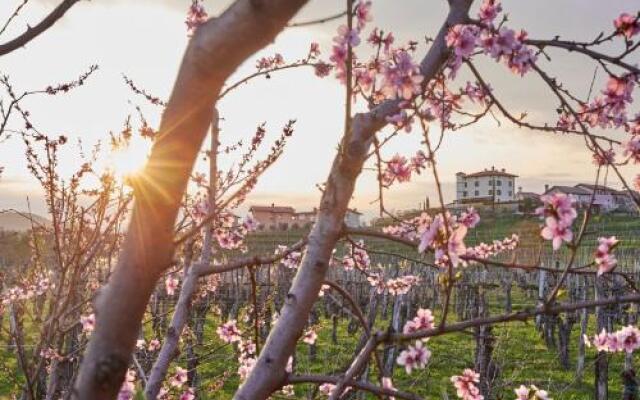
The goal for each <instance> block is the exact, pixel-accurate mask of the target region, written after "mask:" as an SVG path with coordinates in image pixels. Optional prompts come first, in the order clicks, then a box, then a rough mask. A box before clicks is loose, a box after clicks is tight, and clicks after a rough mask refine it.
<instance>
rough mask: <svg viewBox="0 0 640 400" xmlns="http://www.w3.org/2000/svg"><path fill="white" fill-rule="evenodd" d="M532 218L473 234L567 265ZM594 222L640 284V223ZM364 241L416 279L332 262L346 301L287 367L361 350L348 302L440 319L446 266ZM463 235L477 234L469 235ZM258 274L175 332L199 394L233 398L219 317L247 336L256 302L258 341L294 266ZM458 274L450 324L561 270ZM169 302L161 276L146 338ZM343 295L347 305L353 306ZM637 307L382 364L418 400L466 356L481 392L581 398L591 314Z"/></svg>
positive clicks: (441, 346) (10, 352)
mask: <svg viewBox="0 0 640 400" xmlns="http://www.w3.org/2000/svg"><path fill="white" fill-rule="evenodd" d="M538 225H539V220H538V219H535V218H527V217H518V216H504V215H499V216H491V215H485V216H483V217H482V222H481V223H480V225H479V226H478V228H477V229H476V230H475V235H474V236H471V238H473V240H477V241H485V240H487V239H488V238H489V237H504V236H509V235H510V233H517V234H519V235H520V237H521V243H520V246H519V247H518V248H517V249H516V250H515V251H514V252H513V253H512V254H509V255H505V256H504V257H502V258H503V259H504V261H509V260H518V261H519V262H523V263H525V264H526V263H530V262H533V261H535V260H536V259H538V258H539V259H540V260H542V265H543V266H549V267H550V268H552V269H553V268H558V267H555V263H556V262H557V263H558V265H559V263H561V262H565V261H566V260H564V259H563V258H565V257H566V254H564V253H562V252H560V253H555V254H554V253H552V252H551V251H550V249H549V248H548V246H544V243H543V242H541V241H540V240H539V239H538V237H537V232H538ZM596 226H597V229H598V231H599V232H607V233H610V234H612V235H616V236H617V237H619V238H620V239H621V245H620V248H619V249H618V260H619V267H618V269H617V271H619V272H624V273H627V274H629V276H630V277H632V278H633V280H634V281H638V279H640V265H638V261H637V260H638V259H640V258H639V257H638V256H639V255H640V254H638V247H639V246H638V240H639V239H638V238H639V237H640V235H638V233H639V232H640V221H637V220H634V221H633V220H632V221H629V219H628V218H625V217H615V216H613V217H611V216H597V217H596V220H595V221H594V227H596ZM307 234H308V232H307V231H303V230H300V231H282V232H256V233H254V234H252V235H250V236H249V237H248V238H247V242H248V244H249V247H250V248H251V249H252V250H251V254H254V255H261V254H265V253H267V254H268V253H271V252H273V251H274V250H275V249H276V248H277V247H278V246H279V245H285V246H291V245H294V244H295V243H296V242H297V241H298V240H299V239H300V238H302V237H305V236H306V235H307ZM22 237H23V236H22V235H17V234H5V235H3V237H2V240H1V241H0V246H2V247H3V248H4V249H5V250H6V249H8V248H14V249H16V250H19V248H20V246H19V243H20V242H21V241H23V239H22ZM354 239H360V238H357V237H354ZM362 239H363V240H364V242H365V244H366V246H367V248H371V249H376V250H372V251H370V257H371V262H372V264H373V265H376V266H378V267H379V268H381V269H382V270H383V271H384V274H385V276H391V277H402V276H404V275H412V276H417V277H418V278H419V284H418V285H417V286H416V287H414V288H413V289H412V290H411V291H410V292H409V293H407V294H400V295H396V296H394V295H392V294H390V293H389V292H388V291H385V292H383V293H380V292H378V291H377V290H376V288H374V287H372V286H371V284H370V283H369V282H368V281H367V280H366V278H364V277H363V275H362V274H361V273H359V272H358V271H354V270H351V271H347V270H345V269H344V268H343V267H341V266H336V267H335V268H333V269H332V270H331V271H330V273H329V275H328V277H327V279H328V280H331V281H333V282H335V283H337V284H338V285H340V286H341V287H342V288H344V289H345V290H346V291H347V292H348V293H349V294H350V297H351V298H350V299H346V298H344V297H343V296H342V295H341V294H340V293H339V292H336V291H333V290H331V289H329V290H327V291H326V292H325V293H324V296H323V297H321V298H320V299H319V301H318V302H317V303H316V305H315V306H314V308H313V311H312V313H311V315H310V318H309V321H308V325H309V326H310V327H315V330H316V332H317V335H318V339H317V341H316V342H315V343H314V344H305V343H300V344H298V346H297V348H296V351H295V353H294V354H295V355H294V365H295V369H296V371H297V372H298V373H302V374H309V375H312V374H319V373H327V371H340V370H342V369H343V368H345V366H348V364H349V362H350V361H351V354H353V352H354V351H355V350H357V349H358V348H361V347H362V346H363V343H364V341H365V339H366V334H365V332H364V331H363V329H362V326H361V324H360V322H359V321H358V315H357V314H358V312H356V311H355V310H354V308H353V307H354V306H355V307H357V308H358V309H359V310H360V312H362V314H363V317H364V318H365V319H366V321H367V324H368V325H369V327H370V329H372V330H380V331H386V330H391V331H398V330H399V329H401V327H402V326H404V324H405V322H406V321H407V320H409V319H411V318H412V315H413V314H414V313H415V312H416V310H417V309H418V308H428V309H431V310H434V315H435V319H436V320H438V318H439V317H440V316H441V309H442V301H443V298H444V295H443V291H442V285H441V284H439V283H438V281H439V278H440V277H441V276H442V271H441V270H440V269H438V268H437V267H433V266H432V265H430V263H431V262H432V260H429V259H428V258H424V257H423V256H421V255H420V254H418V253H417V251H416V250H415V249H412V248H409V247H407V246H404V245H402V244H393V243H391V244H390V243H389V242H385V241H382V240H381V239H372V238H362ZM588 240H589V239H588ZM470 243H473V242H472V241H471V240H470ZM8 253H9V252H5V254H8ZM18 256H19V254H18ZM234 256H237V254H234V252H227V254H223V255H221V257H228V258H233V257H234ZM592 258H593V254H591V253H589V252H587V251H585V252H583V253H581V254H580V256H579V261H578V262H577V264H578V265H584V264H589V263H590V262H591V260H592ZM25 261H26V260H22V262H25ZM19 264H20V262H19V261H17V260H15V259H14V260H12V263H11V264H7V263H5V264H4V265H3V266H2V267H3V270H4V271H7V273H10V272H9V270H10V269H11V268H15V265H19ZM254 271H255V272H254V273H255V280H256V286H257V291H256V296H257V297H256V299H255V301H254V300H253V297H252V296H253V295H252V290H251V285H252V283H251V276H250V275H251V273H250V272H249V271H248V270H246V269H241V270H236V271H231V272H225V273H223V274H222V275H221V278H220V280H221V281H220V283H219V284H218V286H217V288H216V290H215V292H213V293H207V294H206V295H204V296H203V297H198V298H196V299H195V300H194V301H193V305H192V307H193V313H192V316H191V317H190V319H189V321H188V324H187V326H188V327H187V328H186V329H185V332H184V333H183V335H182V336H181V341H183V342H184V349H185V350H184V351H183V352H181V354H180V355H179V356H178V357H176V359H175V360H174V362H173V366H172V367H171V368H170V370H173V368H175V366H187V370H188V373H189V384H190V385H192V386H193V385H198V386H199V387H203V388H212V392H213V388H215V390H216V391H215V394H213V395H211V396H206V395H201V398H211V399H227V398H228V399H230V398H232V396H233V393H234V391H235V388H236V387H237V386H238V385H239V378H238V376H237V375H236V374H234V373H229V371H233V370H235V369H237V368H238V367H239V364H238V361H237V354H236V352H235V350H234V349H233V346H232V345H230V344H226V343H224V342H223V341H222V340H221V339H220V338H219V337H218V335H217V334H216V328H217V327H218V326H220V325H221V324H223V323H224V322H225V321H228V320H231V319H235V320H238V321H242V325H243V326H246V327H247V328H248V329H247V331H245V333H244V334H245V335H247V336H248V337H251V335H252V333H251V329H250V327H251V326H253V324H254V322H255V318H256V314H255V312H256V311H254V309H253V307H254V306H257V307H258V309H257V320H258V321H259V322H260V329H259V334H260V336H261V340H264V339H265V338H266V335H267V333H268V331H269V329H270V325H271V320H272V318H274V313H275V312H276V311H277V310H278V309H280V307H281V306H282V304H283V303H284V302H285V301H286V300H285V298H286V294H287V292H288V288H289V286H290V284H291V279H293V277H294V275H295V270H294V269H290V268H288V267H286V266H284V265H282V263H280V262H276V263H273V264H269V265H261V266H259V267H258V268H255V270H254ZM459 273H460V276H459V278H458V279H457V281H456V284H455V291H454V294H453V299H454V300H453V304H454V306H453V308H454V310H455V313H454V314H453V315H451V316H450V318H449V322H450V323H454V322H455V321H464V320H466V319H470V318H476V317H480V316H491V315H497V314H500V313H512V312H517V311H520V310H526V309H529V308H531V307H534V306H536V305H537V304H538V302H539V299H540V298H541V297H542V296H544V295H545V294H548V292H549V290H550V289H551V288H552V287H553V286H554V285H555V283H556V279H557V276H558V275H559V271H558V272H545V271H542V272H540V271H523V270H509V269H503V268H493V269H485V268H479V267H477V266H468V267H466V268H462V269H460V271H459ZM593 279H594V278H593V275H591V276H587V275H585V276H580V275H577V276H570V277H569V278H568V280H567V283H566V292H565V293H563V294H562V295H561V296H559V298H558V300H559V301H579V300H587V299H593V298H594V297H595V296H596V293H595V290H594V289H593V288H595V287H596V286H595V284H594V281H593ZM605 286H606V287H605V288H603V290H605V291H606V295H612V296H616V295H617V296H620V295H623V294H625V293H627V292H628V291H629V288H628V287H626V286H625V281H624V280H623V279H622V278H620V277H615V278H614V279H612V280H611V281H610V282H607V283H605ZM176 301H177V296H176V295H173V296H168V295H167V293H166V291H165V288H164V285H161V286H159V287H158V288H157V289H156V291H155V292H154V295H153V297H152V300H151V306H150V309H149V312H148V313H147V314H146V316H145V320H144V325H143V330H142V332H141V334H140V339H142V340H144V341H145V343H146V344H148V343H149V342H150V341H151V340H153V339H154V338H162V336H163V333H164V332H166V329H167V327H168V325H169V321H170V314H171V311H172V310H173V309H174V307H175V304H176ZM350 301H353V302H355V305H354V304H351V303H350ZM25 307H29V308H30V310H25V311H26V312H27V313H28V314H31V313H35V314H37V312H36V311H35V308H37V307H38V304H37V302H35V303H28V304H27V305H25ZM639 312H640V310H638V308H637V307H635V306H626V305H616V306H614V307H601V308H598V309H590V310H577V311H574V312H565V313H559V314H557V315H552V316H541V317H539V318H537V319H535V320H534V321H531V322H509V323H502V324H497V325H494V326H486V327H480V328H474V329H468V330H464V331H461V332H458V333H454V334H452V335H449V336H442V337H435V338H432V339H431V340H430V341H429V342H428V345H429V348H430V349H431V351H432V353H433V357H432V358H431V361H430V363H429V365H428V367H427V368H425V369H424V370H420V371H417V372H416V371H414V372H413V373H412V374H410V375H409V374H406V373H405V372H404V371H403V369H402V368H401V367H399V366H398V365H397V364H396V362H395V358H396V357H397V355H398V352H399V349H400V348H401V346H400V347H398V346H393V345H389V346H386V347H385V348H384V350H383V352H382V354H383V362H384V368H387V369H388V371H387V373H391V372H392V371H393V370H394V369H396V370H397V371H396V373H395V374H394V376H396V385H397V386H398V387H412V388H414V389H415V393H416V394H418V395H421V396H424V398H451V396H452V395H453V393H452V391H451V390H452V388H451V385H450V383H449V377H450V376H451V375H453V374H455V372H456V371H459V370H461V369H464V368H465V367H467V366H470V365H472V366H475V369H476V370H477V371H479V372H480V373H481V374H482V376H483V378H484V380H483V382H486V384H485V385H486V386H485V387H484V388H483V393H486V395H487V396H488V398H497V399H500V398H509V396H510V393H511V392H512V388H513V386H514V385H515V384H516V383H518V382H522V381H526V382H529V383H532V384H535V385H538V386H540V387H545V388H548V390H550V391H552V392H553V393H554V398H555V399H584V398H588V397H589V396H590V394H591V393H593V387H594V375H595V373H596V371H595V369H596V364H595V360H596V358H597V354H598V353H597V352H595V351H594V350H593V349H588V348H586V347H585V343H584V340H583V338H582V336H583V335H585V334H588V335H591V334H593V333H594V332H595V331H596V326H597V319H598V318H603V319H604V320H605V321H606V322H605V324H606V326H608V327H610V328H609V329H612V328H613V327H614V326H618V325H626V324H628V323H631V322H633V321H636V320H637V318H638V313H639ZM79 317H80V314H78V318H79ZM78 321H79V319H78ZM34 322H36V321H34ZM13 323H14V321H11V320H10V319H9V318H4V319H3V321H2V332H3V335H2V336H4V338H3V339H2V341H3V342H4V346H3V347H4V350H3V357H2V376H1V378H0V382H3V384H2V388H1V389H0V390H1V392H0V394H1V395H2V396H5V397H7V398H8V397H10V395H11V394H12V393H15V392H16V391H19V388H20V387H21V386H22V385H23V384H24V377H23V376H21V374H20V372H19V371H20V369H19V368H17V365H16V363H17V358H16V350H15V345H14V344H12V336H11V332H15V327H13V326H12V324H13ZM24 324H25V326H24V327H23V328H22V329H21V331H22V332H24V336H23V337H22V338H21V341H22V346H23V347H24V348H26V349H30V348H31V347H32V346H33V345H34V344H35V343H36V336H37V335H35V333H36V332H32V328H31V327H30V322H27V321H26V320H25V322H24ZM71 329H73V330H76V331H78V332H77V333H78V339H77V340H74V341H70V342H68V343H67V345H66V348H65V353H66V354H80V353H81V352H82V351H83V350H84V346H85V345H86V341H87V338H86V337H85V338H83V336H82V335H81V334H80V332H81V330H82V327H81V326H80V324H79V323H78V324H77V325H76V326H74V327H72V328H71ZM32 333H33V334H34V337H33V338H32V337H31V336H32ZM155 353H156V351H149V350H148V349H147V348H146V347H144V346H143V347H142V348H140V349H138V350H137V351H136V353H135V357H136V359H137V360H138V362H139V365H140V368H141V369H142V370H144V371H146V372H145V373H148V371H149V369H150V368H151V365H152V363H153V360H154V357H155V355H156V354H155ZM76 362H77V360H74V359H71V360H70V363H71V364H73V363H76ZM630 365H631V366H632V365H633V357H624V356H622V355H612V356H610V357H609V359H608V364H607V366H606V371H607V374H608V386H609V393H610V395H611V396H612V398H618V397H620V396H621V393H622V389H623V382H622V378H621V373H622V371H623V370H624V369H625V368H629V366H630ZM73 370H74V367H73V366H72V365H70V366H69V371H73ZM367 374H374V371H373V370H372V371H367ZM67 379H68V378H67ZM139 390H142V387H140V388H139ZM295 390H296V392H295V393H296V395H295V397H296V398H314V394H315V393H316V391H317V386H315V385H299V386H298V387H296V389H295ZM362 398H369V397H366V396H365V397H362Z"/></svg>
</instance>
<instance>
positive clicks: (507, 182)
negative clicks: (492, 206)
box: [456, 167, 518, 203]
mask: <svg viewBox="0 0 640 400" xmlns="http://www.w3.org/2000/svg"><path fill="white" fill-rule="evenodd" d="M517 177H518V176H517V175H514V174H510V173H508V172H506V171H505V169H504V168H502V169H500V170H498V169H495V168H494V167H491V169H485V170H484V171H480V172H474V173H472V174H465V173H464V172H458V173H457V174H456V202H457V203H474V202H485V203H504V202H509V201H515V200H516V191H515V188H516V178H517Z"/></svg>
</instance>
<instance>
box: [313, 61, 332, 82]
mask: <svg viewBox="0 0 640 400" xmlns="http://www.w3.org/2000/svg"><path fill="white" fill-rule="evenodd" d="M313 69H314V72H315V74H316V76H317V77H319V78H324V77H325V76H328V75H329V73H330V72H331V65H329V64H327V63H324V62H319V63H317V64H316V65H314V67H313Z"/></svg>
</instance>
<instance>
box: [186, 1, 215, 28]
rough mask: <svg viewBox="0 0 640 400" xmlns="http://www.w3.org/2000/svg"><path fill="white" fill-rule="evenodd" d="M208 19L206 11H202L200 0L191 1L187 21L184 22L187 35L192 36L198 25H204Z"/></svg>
mask: <svg viewBox="0 0 640 400" xmlns="http://www.w3.org/2000/svg"><path fill="white" fill-rule="evenodd" d="M208 17H209V16H208V15H207V11H206V10H205V9H204V6H203V5H202V3H201V2H200V0H193V2H192V3H191V6H190V7H189V11H188V12H187V20H186V21H185V24H187V32H188V33H189V35H192V34H193V32H195V30H196V29H197V28H198V27H199V26H200V25H202V24H204V23H205V22H206V21H207V18H208Z"/></svg>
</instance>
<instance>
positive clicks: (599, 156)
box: [593, 149, 616, 166]
mask: <svg viewBox="0 0 640 400" xmlns="http://www.w3.org/2000/svg"><path fill="white" fill-rule="evenodd" d="M615 157H616V153H615V151H613V149H608V150H603V151H602V153H599V152H598V151H594V153H593V163H594V164H595V165H598V166H604V165H610V164H613V162H614V161H615Z"/></svg>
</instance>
